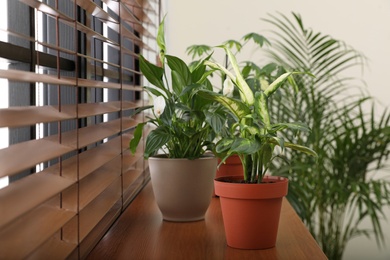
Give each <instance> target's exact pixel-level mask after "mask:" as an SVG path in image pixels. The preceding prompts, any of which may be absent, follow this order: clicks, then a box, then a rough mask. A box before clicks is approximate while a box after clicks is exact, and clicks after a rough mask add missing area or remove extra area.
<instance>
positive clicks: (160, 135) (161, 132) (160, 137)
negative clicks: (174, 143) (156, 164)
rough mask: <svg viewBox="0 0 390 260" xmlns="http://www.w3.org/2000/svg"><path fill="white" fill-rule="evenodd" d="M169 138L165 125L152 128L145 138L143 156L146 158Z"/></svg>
mask: <svg viewBox="0 0 390 260" xmlns="http://www.w3.org/2000/svg"><path fill="white" fill-rule="evenodd" d="M170 140H171V136H170V134H169V132H168V131H167V129H166V127H165V126H160V127H158V128H156V129H154V130H152V131H151V132H150V133H149V134H148V137H147V138H146V146H145V152H144V157H145V158H146V159H147V158H149V157H150V156H151V155H153V154H155V153H156V152H157V151H158V150H159V149H160V148H162V147H163V146H164V145H165V144H167V143H168V142H169V141H170Z"/></svg>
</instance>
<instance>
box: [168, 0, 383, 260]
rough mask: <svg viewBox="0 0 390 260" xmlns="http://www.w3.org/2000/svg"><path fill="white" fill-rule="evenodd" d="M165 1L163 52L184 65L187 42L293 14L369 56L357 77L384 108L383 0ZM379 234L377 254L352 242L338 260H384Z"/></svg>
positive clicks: (260, 28) (207, 40) (215, 40)
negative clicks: (280, 14) (174, 57)
mask: <svg viewBox="0 0 390 260" xmlns="http://www.w3.org/2000/svg"><path fill="white" fill-rule="evenodd" d="M165 1H166V3H165V4H166V6H165V10H166V14H167V18H166V19H167V20H166V25H167V26H166V29H167V31H166V41H167V48H168V53H169V54H172V55H176V56H179V57H181V58H183V59H184V60H186V61H189V60H190V59H189V57H187V56H186V54H185V50H186V48H187V47H188V46H190V45H192V44H209V45H216V44H220V43H222V42H223V41H225V40H228V39H239V38H240V37H242V36H243V35H245V34H246V33H248V32H252V31H255V32H258V33H261V34H264V35H267V32H266V30H267V27H266V26H267V24H266V23H265V22H263V21H261V20H260V19H261V18H266V17H267V13H271V14H276V12H277V11H279V12H282V13H283V14H286V15H290V13H291V12H292V11H293V12H296V13H299V14H301V16H302V18H303V22H304V24H305V25H306V26H309V27H311V28H313V29H314V30H315V31H319V32H321V33H324V34H329V35H331V36H333V37H334V38H336V39H340V40H343V41H345V42H346V43H347V44H349V45H351V46H353V47H354V48H355V49H357V50H359V51H361V52H363V53H364V54H365V55H366V56H367V57H368V58H369V60H370V63H369V66H370V67H369V68H368V69H367V70H366V71H365V72H364V75H363V78H364V80H365V81H366V83H367V86H368V88H369V92H370V93H371V94H372V95H373V96H375V97H376V98H377V99H378V100H379V101H380V102H381V103H382V105H384V106H387V107H389V108H390V99H389V98H390V83H389V82H388V80H387V76H388V75H389V74H390V71H389V70H390V48H389V46H390V1H389V0H372V1H356V0H342V1H340V0H328V1H315V0H290V1H287V0H273V1H264V0H241V1H237V0H197V1H193V0H192V1H190V0H165ZM268 26H269V25H268ZM356 76H361V75H356ZM381 174H382V173H381ZM387 176H389V175H388V174H387ZM388 211H389V214H388V216H389V221H390V210H388ZM384 232H385V234H387V248H385V249H383V250H381V251H379V249H378V248H377V247H376V244H375V241H373V240H372V241H369V240H367V239H365V238H356V239H354V240H352V241H351V242H350V243H349V245H348V247H347V250H346V252H345V257H344V259H390V223H387V224H386V225H384Z"/></svg>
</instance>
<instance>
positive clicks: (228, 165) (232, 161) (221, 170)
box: [213, 154, 244, 196]
mask: <svg viewBox="0 0 390 260" xmlns="http://www.w3.org/2000/svg"><path fill="white" fill-rule="evenodd" d="M220 163H221V159H218V165H219V164H220ZM222 176H241V177H243V176H244V169H243V168H242V163H241V160H240V157H239V156H238V155H236V154H235V155H232V156H230V157H229V158H227V159H226V160H225V163H223V164H221V165H220V166H219V167H218V168H217V174H216V176H215V177H216V178H219V177H222ZM213 196H216V194H215V192H214V193H213Z"/></svg>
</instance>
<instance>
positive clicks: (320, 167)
mask: <svg viewBox="0 0 390 260" xmlns="http://www.w3.org/2000/svg"><path fill="white" fill-rule="evenodd" d="M264 20H265V21H266V22H268V23H269V24H271V25H272V26H273V28H272V31H271V32H272V38H270V39H271V40H272V48H270V49H268V50H267V53H268V55H267V56H269V57H270V58H271V60H272V61H274V62H275V63H278V64H281V65H282V66H284V67H287V68H290V69H292V70H294V69H299V70H303V71H305V70H310V71H311V72H312V73H314V74H315V75H316V78H314V79H313V78H309V77H306V76H304V75H303V76H302V77H301V78H300V79H297V84H298V85H300V86H301V88H300V89H301V90H300V92H299V93H298V95H296V94H295V93H293V92H292V91H289V89H287V88H283V89H280V90H279V91H280V93H277V94H276V98H274V99H273V104H271V107H272V108H273V109H274V112H275V113H273V115H274V119H275V120H291V119H293V118H294V119H295V120H296V119H298V120H303V121H305V122H306V123H307V124H308V125H309V126H310V128H311V129H312V132H311V133H310V134H309V135H308V136H306V137H305V138H301V137H300V136H298V137H296V136H295V137H294V136H292V135H286V136H285V138H286V139H287V140H289V139H292V140H296V141H297V142H298V143H299V144H302V145H306V146H309V147H311V148H313V149H315V150H316V151H317V153H318V161H317V163H315V162H314V160H313V158H311V157H309V156H306V155H305V154H304V153H295V152H293V151H291V150H290V151H288V153H286V156H288V157H289V158H291V160H290V162H291V163H290V164H284V163H283V162H280V163H279V164H278V165H275V166H274V167H273V171H274V172H275V173H276V174H278V175H281V176H285V177H287V178H289V179H292V180H294V181H291V182H290V187H289V194H288V196H287V198H288V200H289V201H290V203H291V205H292V206H293V207H294V209H295V210H296V212H297V213H298V214H299V216H300V217H301V218H302V220H303V222H304V223H305V224H306V225H307V227H308V229H309V230H310V232H311V233H312V235H313V237H314V238H315V239H316V240H317V242H318V243H319V245H320V246H321V247H322V249H323V251H324V253H325V254H326V255H327V256H328V257H329V259H342V257H343V253H344V250H345V248H346V246H347V244H348V242H349V241H350V240H351V239H353V238H355V237H359V236H367V237H372V236H373V237H375V239H376V241H377V243H378V245H379V246H380V245H381V244H382V243H383V242H384V238H385V237H384V235H383V233H384V230H382V225H381V219H383V218H385V217H386V216H385V213H384V211H383V208H384V207H385V206H388V205H389V204H390V183H389V181H388V180H386V178H381V175H382V174H383V170H384V168H385V167H386V159H387V158H388V155H389V152H390V150H389V144H390V126H389V123H390V114H389V111H388V110H384V112H382V113H378V111H377V110H376V109H374V108H375V107H374V102H373V99H372V98H371V97H370V96H369V95H368V94H366V93H364V92H363V91H362V90H365V87H364V88H363V87H361V84H360V81H359V78H358V77H356V76H353V77H349V76H346V75H350V73H349V69H350V68H352V69H354V68H355V69H356V68H358V69H362V67H361V66H364V65H365V64H366V60H365V57H364V55H363V54H361V53H359V52H358V51H356V50H354V49H353V48H351V47H350V46H348V45H347V44H345V43H344V42H342V41H340V40H337V39H334V38H333V37H331V36H329V35H326V34H323V33H321V32H319V31H315V30H313V29H310V28H309V27H308V26H307V25H305V23H304V22H303V19H302V17H301V16H300V15H299V14H296V13H292V15H291V17H289V16H286V15H283V14H278V15H270V16H269V17H268V18H266V19H264ZM354 75H356V74H354ZM351 90H358V91H355V92H353V93H357V94H356V95H351ZM301 107H305V108H306V109H305V110H306V113H301V111H300V109H299V108H301ZM380 170H381V171H380ZM382 176H383V175H382ZM366 220H368V221H369V222H368V223H371V227H368V226H367V227H364V226H363V225H361V224H362V223H363V222H364V221H366Z"/></svg>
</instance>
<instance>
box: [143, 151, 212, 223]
mask: <svg viewBox="0 0 390 260" xmlns="http://www.w3.org/2000/svg"><path fill="white" fill-rule="evenodd" d="M149 168H150V177H151V181H152V187H153V193H154V196H155V199H156V202H157V205H158V207H159V209H160V211H161V213H162V215H163V219H164V220H168V221H177V222H188V221H197V220H202V219H204V215H205V213H206V211H207V209H208V207H209V205H210V201H211V197H212V193H213V188H214V184H213V179H214V178H215V172H216V169H217V158H216V157H214V156H211V155H210V156H209V155H206V156H204V157H201V158H199V159H195V160H189V159H168V158H166V157H164V156H156V157H150V158H149Z"/></svg>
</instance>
